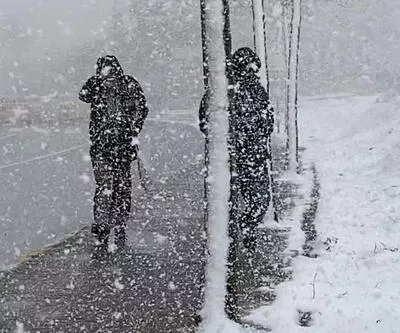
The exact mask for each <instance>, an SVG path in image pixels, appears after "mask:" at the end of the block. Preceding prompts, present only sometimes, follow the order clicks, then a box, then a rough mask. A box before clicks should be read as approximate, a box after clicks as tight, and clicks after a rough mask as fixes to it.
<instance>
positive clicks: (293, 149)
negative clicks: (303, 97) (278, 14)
mask: <svg viewBox="0 0 400 333" xmlns="http://www.w3.org/2000/svg"><path fill="white" fill-rule="evenodd" d="M300 25H301V0H293V7H292V18H291V23H290V45H289V66H288V81H287V87H288V95H287V101H288V112H287V127H286V130H287V149H288V169H289V170H290V171H292V172H296V171H298V161H299V156H298V155H299V149H298V125H297V116H298V107H297V94H298V72H299V50H300Z"/></svg>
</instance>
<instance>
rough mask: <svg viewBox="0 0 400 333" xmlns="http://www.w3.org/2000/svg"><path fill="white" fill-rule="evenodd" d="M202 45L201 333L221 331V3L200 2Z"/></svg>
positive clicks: (224, 117)
mask: <svg viewBox="0 0 400 333" xmlns="http://www.w3.org/2000/svg"><path fill="white" fill-rule="evenodd" d="M203 9H204V42H205V43H204V46H205V51H206V54H207V55H208V70H209V79H208V87H209V89H210V100H209V105H208V113H209V124H208V129H209V133H208V136H209V175H208V179H207V187H208V191H207V192H208V198H209V206H208V207H209V214H208V219H209V221H208V222H209V223H208V228H209V231H208V236H209V239H208V249H209V257H208V262H207V267H206V287H205V300H204V307H203V311H202V316H203V321H202V324H201V328H200V331H201V332H219V331H222V329H223V327H224V326H225V323H224V322H225V321H226V320H227V318H226V314H225V298H226V274H227V256H228V245H229V237H228V220H229V207H228V200H229V188H230V173H229V164H228V163H229V162H228V161H229V155H228V131H229V122H228V112H227V107H228V98H227V89H228V84H227V79H226V75H225V74H226V73H225V70H226V68H225V50H224V34H223V31H224V17H223V3H222V1H221V0H205V1H204V7H203Z"/></svg>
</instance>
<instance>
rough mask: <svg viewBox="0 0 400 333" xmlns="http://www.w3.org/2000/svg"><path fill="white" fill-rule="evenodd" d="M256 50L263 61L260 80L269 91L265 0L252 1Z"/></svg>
mask: <svg viewBox="0 0 400 333" xmlns="http://www.w3.org/2000/svg"><path fill="white" fill-rule="evenodd" d="M252 9H253V38H254V49H255V52H256V53H257V55H258V56H259V57H260V60H261V68H260V78H261V84H262V86H263V87H264V88H265V90H266V91H267V92H268V91H269V84H268V73H267V52H266V30H265V13H264V4H263V0H252Z"/></svg>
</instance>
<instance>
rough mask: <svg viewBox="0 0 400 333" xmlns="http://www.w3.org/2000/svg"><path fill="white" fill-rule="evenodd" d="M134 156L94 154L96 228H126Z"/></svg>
mask: <svg viewBox="0 0 400 333" xmlns="http://www.w3.org/2000/svg"><path fill="white" fill-rule="evenodd" d="M131 163H132V159H124V158H122V159H118V158H104V157H102V156H93V155H92V165H93V173H94V179H95V182H96V191H95V195H94V207H93V216H94V223H95V225H97V227H98V228H97V229H98V230H101V231H102V232H104V233H106V234H108V233H109V232H110V230H111V228H112V227H117V229H124V228H125V226H126V222H127V220H128V218H129V213H130V210H131V193H132V179H131Z"/></svg>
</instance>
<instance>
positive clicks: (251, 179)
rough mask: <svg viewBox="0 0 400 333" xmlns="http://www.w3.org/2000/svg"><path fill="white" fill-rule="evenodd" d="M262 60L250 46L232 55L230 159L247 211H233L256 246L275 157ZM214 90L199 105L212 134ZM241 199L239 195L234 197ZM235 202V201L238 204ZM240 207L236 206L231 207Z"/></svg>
mask: <svg viewBox="0 0 400 333" xmlns="http://www.w3.org/2000/svg"><path fill="white" fill-rule="evenodd" d="M260 67H261V61H260V59H259V57H258V56H257V54H256V53H255V52H254V51H253V50H251V49H250V48H247V47H244V48H240V49H238V50H237V51H236V52H235V53H234V54H233V56H232V58H231V59H230V68H229V70H231V71H232V74H233V78H234V83H235V89H234V96H233V101H232V103H230V104H231V109H230V110H229V123H230V134H229V135H230V138H229V143H230V155H231V157H230V160H231V163H234V165H231V170H233V171H234V173H235V177H233V175H232V176H231V177H233V178H234V181H233V182H231V191H233V192H234V194H235V196H236V197H237V196H240V197H241V198H242V201H243V204H244V205H243V206H244V208H243V211H242V212H241V213H240V214H239V216H236V215H233V218H234V219H235V221H233V222H234V223H235V224H237V225H238V226H239V227H240V229H241V230H242V234H243V242H244V246H245V247H246V248H248V249H251V250H254V247H255V242H256V236H255V231H256V227H257V226H258V225H259V224H260V223H262V221H263V218H264V216H265V214H266V212H267V209H268V205H269V201H270V200H271V198H270V194H269V177H268V159H270V158H271V156H270V154H269V149H268V144H269V143H268V141H269V138H270V136H271V133H272V131H273V125H274V116H273V109H272V107H271V106H270V103H269V97H268V94H267V92H266V90H265V89H264V88H263V86H262V85H261V83H260V78H259V77H258V75H257V73H258V72H259V70H260ZM209 96H210V92H209V91H206V93H205V94H204V96H203V98H202V101H201V104H200V109H199V126H200V130H201V131H202V133H203V134H204V135H205V136H206V138H207V135H208V130H207V125H208V118H209V117H208V112H207V109H208V100H209ZM232 200H233V201H234V202H236V203H237V202H238V200H237V199H235V198H233V199H232ZM236 203H235V205H236ZM231 209H236V207H233V208H232V207H231Z"/></svg>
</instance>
